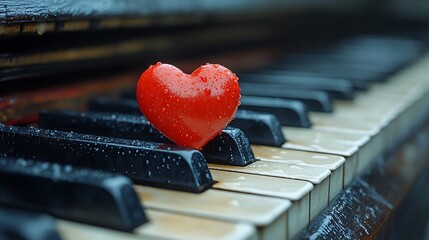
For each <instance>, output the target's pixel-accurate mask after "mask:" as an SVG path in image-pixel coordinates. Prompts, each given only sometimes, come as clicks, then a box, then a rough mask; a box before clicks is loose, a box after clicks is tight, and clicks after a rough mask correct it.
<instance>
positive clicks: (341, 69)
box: [270, 61, 386, 89]
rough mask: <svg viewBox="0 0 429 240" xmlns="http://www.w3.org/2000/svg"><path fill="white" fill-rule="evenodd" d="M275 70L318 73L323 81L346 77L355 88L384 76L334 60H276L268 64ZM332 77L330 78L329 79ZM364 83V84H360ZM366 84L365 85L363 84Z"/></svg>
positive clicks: (377, 80) (379, 79)
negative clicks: (323, 77)
mask: <svg viewBox="0 0 429 240" xmlns="http://www.w3.org/2000/svg"><path fill="white" fill-rule="evenodd" d="M270 67H271V68H272V69H275V70H281V71H283V70H286V71H292V70H293V71H300V72H310V73H313V74H320V75H324V76H325V81H332V80H335V78H337V79H348V80H349V81H350V84H352V85H353V87H354V88H356V89H361V88H364V89H365V88H368V86H367V83H366V82H379V81H382V80H383V79H385V78H386V75H385V74H384V73H380V72H372V71H366V70H364V69H359V68H358V67H357V65H355V66H353V65H347V64H345V63H336V62H308V63H302V62H294V61H285V62H277V63H275V64H273V65H271V66H270ZM331 79H332V80H331ZM362 82H363V83H362ZM361 85H364V86H361ZM365 85H366V86H365Z"/></svg>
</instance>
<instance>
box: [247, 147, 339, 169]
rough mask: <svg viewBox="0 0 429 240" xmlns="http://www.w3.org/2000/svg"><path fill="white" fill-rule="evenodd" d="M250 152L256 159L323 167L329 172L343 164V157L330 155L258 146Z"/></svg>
mask: <svg viewBox="0 0 429 240" xmlns="http://www.w3.org/2000/svg"><path fill="white" fill-rule="evenodd" d="M252 150H253V153H254V154H255V158H256V159H260V160H265V161H274V162H284V163H291V164H297V165H309V166H315V167H323V168H327V169H329V170H331V171H333V170H335V169H337V168H339V167H340V166H341V165H343V163H344V162H345V159H344V157H341V156H338V155H332V154H323V153H313V152H305V151H298V150H291V149H284V148H275V147H268V146H260V145H252Z"/></svg>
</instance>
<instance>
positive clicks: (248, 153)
mask: <svg viewBox="0 0 429 240" xmlns="http://www.w3.org/2000/svg"><path fill="white" fill-rule="evenodd" d="M39 127H41V128H48V129H55V130H61V131H73V132H78V133H83V134H93V135H99V136H107V137H116V138H126V139H135V140H142V141H150V142H159V143H170V144H173V143H172V142H171V141H170V140H169V139H167V138H166V137H165V136H164V135H163V134H162V133H160V132H159V131H158V130H157V129H155V128H154V127H153V126H152V125H151V124H149V122H148V121H147V120H146V118H145V117H143V116H137V115H125V114H118V113H115V114H112V113H99V112H86V113H85V112H76V111H44V112H41V113H40V114H39ZM201 152H202V153H203V155H204V157H205V158H206V160H207V162H210V163H218V164H226V165H234V166H246V165H248V164H250V163H252V162H254V161H255V157H254V155H253V152H252V150H251V149H250V144H249V141H248V139H247V137H246V136H245V135H244V134H243V132H241V131H240V130H239V129H233V128H226V129H224V130H223V131H222V134H221V135H218V136H216V137H215V138H214V139H213V140H211V141H210V142H209V143H207V145H206V146H204V148H203V149H202V150H201Z"/></svg>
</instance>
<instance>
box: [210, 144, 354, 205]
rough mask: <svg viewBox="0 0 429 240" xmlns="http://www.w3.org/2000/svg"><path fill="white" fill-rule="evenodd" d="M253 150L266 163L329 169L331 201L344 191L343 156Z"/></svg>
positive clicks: (282, 150)
mask: <svg viewBox="0 0 429 240" xmlns="http://www.w3.org/2000/svg"><path fill="white" fill-rule="evenodd" d="M252 150H253V153H254V154H255V157H256V158H257V159H261V160H265V161H274V162H284V163H291V164H297V165H308V166H315V167H322V168H326V169H329V170H330V171H331V175H330V176H329V201H330V200H331V199H333V198H334V197H335V196H336V195H337V194H338V193H339V192H340V191H341V190H342V189H343V177H344V165H343V164H344V162H345V158H344V157H342V156H338V155H330V154H322V153H313V152H305V151H295V150H289V149H284V148H273V147H267V146H258V145H252ZM211 172H213V171H211Z"/></svg>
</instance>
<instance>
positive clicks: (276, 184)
mask: <svg viewBox="0 0 429 240" xmlns="http://www.w3.org/2000/svg"><path fill="white" fill-rule="evenodd" d="M210 172H211V174H212V176H213V179H214V180H215V181H216V183H215V184H214V185H213V188H214V189H221V190H228V191H236V192H245V193H251V194H259V195H265V196H272V197H280V198H286V199H290V200H292V201H297V200H299V199H301V198H302V197H304V196H305V195H307V194H308V193H309V192H310V191H311V189H313V185H312V184H311V183H309V182H307V181H301V180H294V179H288V178H277V177H267V176H261V175H254V174H245V173H237V172H229V171H220V170H214V169H212V170H210Z"/></svg>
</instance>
